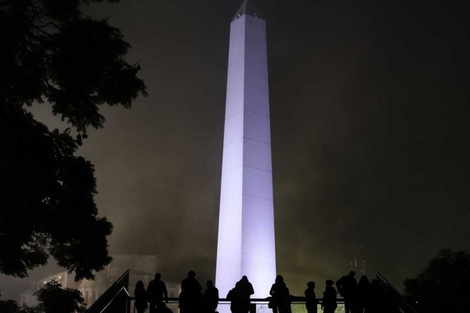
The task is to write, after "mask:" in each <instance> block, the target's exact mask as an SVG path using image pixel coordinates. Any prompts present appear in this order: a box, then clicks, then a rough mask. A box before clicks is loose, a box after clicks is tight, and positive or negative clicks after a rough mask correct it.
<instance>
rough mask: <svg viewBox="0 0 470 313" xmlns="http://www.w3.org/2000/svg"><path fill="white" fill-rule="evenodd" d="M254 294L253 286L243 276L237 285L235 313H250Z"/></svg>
mask: <svg viewBox="0 0 470 313" xmlns="http://www.w3.org/2000/svg"><path fill="white" fill-rule="evenodd" d="M254 293H255V291H254V289H253V285H252V284H251V283H250V281H249V280H248V277H246V276H243V277H242V278H241V279H240V280H239V281H238V282H237V283H236V284H235V290H234V297H235V313H248V312H249V311H250V296H251V295H252V294H254Z"/></svg>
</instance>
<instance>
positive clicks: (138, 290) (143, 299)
mask: <svg viewBox="0 0 470 313" xmlns="http://www.w3.org/2000/svg"><path fill="white" fill-rule="evenodd" d="M134 297H135V303H134V307H135V310H136V311H137V313H144V312H145V310H146V309H147V308H148V304H147V301H148V294H147V291H146V290H145V288H144V282H143V281H141V280H139V281H138V282H137V284H135V290H134Z"/></svg>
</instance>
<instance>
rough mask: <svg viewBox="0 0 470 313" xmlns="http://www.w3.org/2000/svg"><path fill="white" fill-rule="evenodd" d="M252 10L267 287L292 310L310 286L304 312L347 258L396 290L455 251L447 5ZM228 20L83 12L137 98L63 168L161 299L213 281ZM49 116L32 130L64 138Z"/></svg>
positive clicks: (293, 0)
mask: <svg viewBox="0 0 470 313" xmlns="http://www.w3.org/2000/svg"><path fill="white" fill-rule="evenodd" d="M257 2H258V7H259V9H260V11H261V15H262V16H264V17H265V19H266V23H267V40H268V43H267V44H268V67H269V83H270V105H271V137H272V157H273V175H274V207H275V219H276V249H277V250H276V254H277V270H278V274H282V275H283V276H284V278H285V281H286V283H287V285H288V287H289V288H290V290H291V293H292V294H296V295H301V294H302V293H303V290H304V289H305V288H306V282H307V281H309V280H314V281H316V282H317V290H318V291H317V293H320V294H321V290H323V285H324V284H323V282H324V280H325V279H327V278H331V279H333V280H336V279H338V278H339V277H340V276H342V275H344V274H346V273H347V272H348V271H349V270H350V269H352V267H351V265H350V262H351V261H352V260H354V258H358V259H360V258H365V260H366V274H367V275H368V276H369V278H373V276H374V273H375V271H379V272H381V273H382V274H383V275H384V276H385V277H386V278H387V279H388V280H389V281H390V282H391V283H392V284H394V285H395V287H397V288H398V289H399V290H401V288H402V286H401V283H402V281H403V279H404V278H405V277H413V276H416V274H417V273H418V272H420V271H421V270H422V269H423V267H424V266H425V265H426V262H427V261H428V260H429V259H430V258H432V257H434V256H436V255H437V253H438V252H439V250H440V249H443V248H451V249H454V250H469V249H470V240H469V239H470V228H469V227H468V224H469V222H470V200H469V194H470V192H469V186H470V165H469V162H470V161H469V160H470V147H469V144H470V123H469V117H470V101H469V100H470V99H469V98H470V97H469V83H470V79H469V78H468V72H469V70H470V66H469V65H470V64H469V57H470V44H469V38H470V27H469V26H470V25H469V24H470V23H469V21H468V16H467V13H468V11H467V10H464V7H463V4H464V1H461V5H459V4H457V2H455V3H454V2H453V1H435V0H430V1H427V2H425V4H422V2H419V1H359V2H357V1H346V0H337V1H325V0H315V1H313V0H308V1H307V0H290V1H279V0H269V1H268V0H258V1H257ZM240 4H241V0H199V1H195V0H171V1H170V0H165V1H163V0H127V1H126V0H121V2H120V3H118V4H99V5H92V6H89V7H88V8H87V9H86V11H87V12H88V13H89V14H91V15H93V16H94V17H100V18H106V17H109V23H110V24H111V25H113V26H116V27H118V28H120V29H121V30H122V32H123V34H124V36H125V39H126V40H127V41H128V42H129V43H130V44H131V45H132V49H131V51H130V54H129V59H128V60H129V61H130V62H131V63H134V62H139V63H140V65H141V67H142V71H141V72H140V73H141V74H140V77H141V78H143V79H144V80H145V82H146V85H147V91H148V94H149V95H148V97H146V98H144V97H141V98H138V99H137V100H136V102H135V103H134V105H133V108H132V109H130V110H126V109H122V108H104V109H103V110H102V114H103V115H104V116H105V117H106V120H107V122H106V124H105V127H104V129H101V130H98V131H90V132H89V138H88V139H87V140H86V142H85V144H84V145H83V147H82V148H81V149H80V151H79V152H80V154H81V155H83V156H85V157H86V158H88V159H89V160H91V161H92V162H93V163H94V164H95V169H96V177H97V180H98V192H99V194H98V196H97V197H96V202H97V205H98V208H99V212H100V215H101V216H106V217H107V218H108V219H109V220H110V221H111V222H112V223H113V224H114V232H113V234H112V236H111V237H110V238H109V245H110V252H111V253H112V254H131V253H135V254H156V255H157V256H158V260H159V271H161V272H162V275H163V280H166V281H173V282H180V281H181V280H182V279H183V278H184V277H185V276H186V273H187V271H188V270H190V269H193V270H195V271H196V272H197V273H198V278H199V280H200V281H201V282H204V281H205V280H206V279H214V278H215V277H214V275H215V260H216V245H217V222H218V205H219V193H220V178H221V166H222V144H223V123H224V110H225V92H226V75H227V62H228V42H229V27H230V21H231V20H232V18H233V16H234V15H235V13H236V11H237V9H238V7H239V6H240ZM49 111H50V107H49V106H48V105H47V104H44V105H42V106H41V107H40V108H36V109H35V110H34V113H35V115H36V116H37V118H38V119H40V120H43V121H45V122H47V123H48V124H49V125H51V127H56V126H59V127H62V128H63V125H59V122H58V121H57V119H53V118H50V117H49V116H48V112H49ZM32 276H33V277H34V273H33V275H32ZM8 281H10V282H11V280H8ZM273 282H274V277H273ZM1 285H3V283H2V284H1ZM0 289H3V287H0ZM267 293H268V290H267V291H266V295H267ZM221 296H225V295H221Z"/></svg>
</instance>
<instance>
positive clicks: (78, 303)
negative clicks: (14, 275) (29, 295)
mask: <svg viewBox="0 0 470 313" xmlns="http://www.w3.org/2000/svg"><path fill="white" fill-rule="evenodd" d="M34 294H35V295H36V296H37V298H38V301H39V305H38V309H39V312H44V313H78V312H85V311H86V304H85V300H84V299H83V297H82V294H81V293H80V291H78V290H76V289H70V288H62V287H61V285H60V284H59V283H58V282H56V281H54V280H53V281H50V282H48V283H46V284H45V285H44V287H43V288H41V289H39V290H38V291H36V292H35V293H34Z"/></svg>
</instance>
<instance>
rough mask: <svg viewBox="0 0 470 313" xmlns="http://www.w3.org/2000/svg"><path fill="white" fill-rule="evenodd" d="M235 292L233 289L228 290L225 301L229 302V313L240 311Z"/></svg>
mask: <svg viewBox="0 0 470 313" xmlns="http://www.w3.org/2000/svg"><path fill="white" fill-rule="evenodd" d="M235 292H236V290H235V288H232V289H230V291H229V292H228V294H227V297H226V298H227V300H228V301H230V312H232V313H238V312H239V311H240V309H239V305H238V302H237V297H236V296H235Z"/></svg>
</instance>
